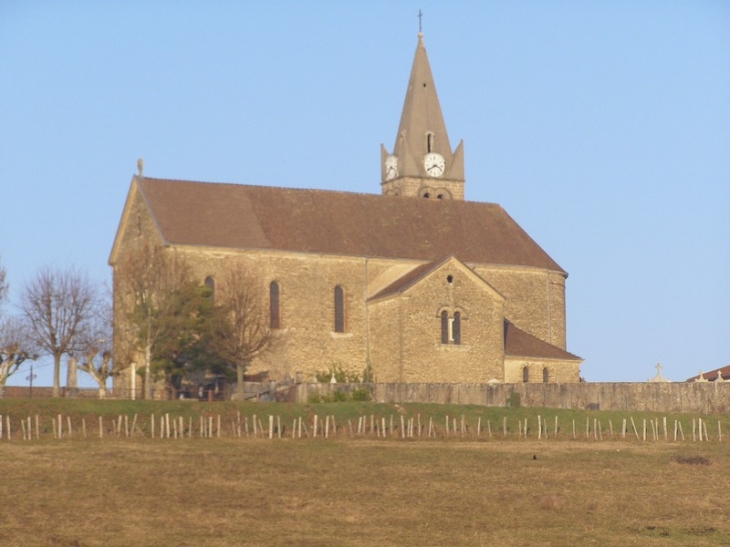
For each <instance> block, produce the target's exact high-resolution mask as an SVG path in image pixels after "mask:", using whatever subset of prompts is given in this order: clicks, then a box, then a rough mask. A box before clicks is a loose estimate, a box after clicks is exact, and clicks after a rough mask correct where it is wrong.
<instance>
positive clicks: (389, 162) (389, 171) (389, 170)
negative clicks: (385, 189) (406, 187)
mask: <svg viewBox="0 0 730 547" xmlns="http://www.w3.org/2000/svg"><path fill="white" fill-rule="evenodd" d="M397 176H398V158H396V157H395V156H393V155H390V156H388V157H387V158H385V180H391V179H394V178H395V177H397Z"/></svg>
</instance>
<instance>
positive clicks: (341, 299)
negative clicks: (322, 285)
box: [335, 285, 345, 332]
mask: <svg viewBox="0 0 730 547" xmlns="http://www.w3.org/2000/svg"><path fill="white" fill-rule="evenodd" d="M335 332H345V295H344V293H343V291H342V287H340V286H339V285H337V286H336V287H335Z"/></svg>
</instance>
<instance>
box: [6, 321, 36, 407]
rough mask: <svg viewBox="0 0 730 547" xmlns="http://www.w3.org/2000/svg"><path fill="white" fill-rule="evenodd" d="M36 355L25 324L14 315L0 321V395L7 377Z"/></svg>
mask: <svg viewBox="0 0 730 547" xmlns="http://www.w3.org/2000/svg"><path fill="white" fill-rule="evenodd" d="M37 357H38V356H37V352H36V351H35V346H34V344H33V338H32V337H31V335H30V332H29V330H28V328H27V325H25V324H24V323H23V322H22V321H20V320H19V319H17V318H15V317H10V318H7V319H3V320H2V321H0V397H3V396H4V395H5V384H6V382H7V381H8V378H10V376H12V375H13V374H14V373H15V372H17V370H18V368H20V365H22V364H23V362H25V361H32V360H34V359H36V358H37Z"/></svg>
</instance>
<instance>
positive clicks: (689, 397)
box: [296, 382, 730, 414]
mask: <svg viewBox="0 0 730 547" xmlns="http://www.w3.org/2000/svg"><path fill="white" fill-rule="evenodd" d="M362 387H367V388H368V389H370V391H371V393H372V394H373V401H376V402H386V403H440V404H461V405H484V406H508V403H507V401H508V400H510V397H512V398H515V397H516V396H519V399H520V404H521V405H522V406H534V407H546V408H567V409H586V408H588V409H594V410H617V411H646V412H662V413H670V412H690V413H698V414H717V413H724V412H728V411H730V382H694V383H684V382H677V383H674V382H672V383H589V382H581V383H575V384H550V383H547V384H538V383H535V384H530V383H527V384H523V383H519V384H300V385H298V386H297V388H296V400H297V401H298V402H307V400H308V399H309V397H310V396H311V395H323V396H326V395H328V394H330V393H332V392H334V391H336V390H340V391H343V392H346V393H349V392H350V391H352V390H353V389H357V388H362ZM513 394H516V395H513Z"/></svg>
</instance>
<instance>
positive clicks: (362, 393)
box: [350, 387, 372, 401]
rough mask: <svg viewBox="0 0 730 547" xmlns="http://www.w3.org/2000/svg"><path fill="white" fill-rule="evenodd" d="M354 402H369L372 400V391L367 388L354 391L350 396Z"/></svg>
mask: <svg viewBox="0 0 730 547" xmlns="http://www.w3.org/2000/svg"><path fill="white" fill-rule="evenodd" d="M350 395H351V397H352V400H353V401H369V400H370V399H372V394H371V393H370V390H369V389H367V388H365V387H360V388H357V389H355V390H353V391H352V393H351V394H350Z"/></svg>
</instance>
